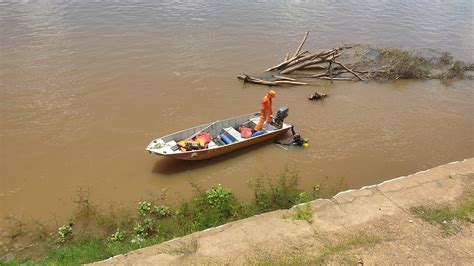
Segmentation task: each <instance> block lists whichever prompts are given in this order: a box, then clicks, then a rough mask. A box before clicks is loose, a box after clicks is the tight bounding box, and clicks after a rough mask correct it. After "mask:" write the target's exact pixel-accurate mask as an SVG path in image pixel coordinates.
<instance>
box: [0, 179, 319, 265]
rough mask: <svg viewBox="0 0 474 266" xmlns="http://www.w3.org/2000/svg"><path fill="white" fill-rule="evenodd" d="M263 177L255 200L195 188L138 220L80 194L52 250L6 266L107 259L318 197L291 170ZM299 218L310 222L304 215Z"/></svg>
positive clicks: (144, 207)
mask: <svg viewBox="0 0 474 266" xmlns="http://www.w3.org/2000/svg"><path fill="white" fill-rule="evenodd" d="M270 180H271V179H268V180H264V179H262V178H258V179H256V180H254V181H253V182H252V183H251V188H252V189H253V192H254V193H253V195H254V197H253V198H252V199H251V200H248V201H239V200H237V199H236V197H235V196H234V194H233V192H232V191H231V190H230V189H228V188H226V187H223V186H221V185H220V184H218V185H214V186H213V187H211V188H210V189H208V190H205V191H204V190H202V189H201V188H199V187H198V186H193V187H194V188H195V191H196V195H195V197H194V198H193V199H191V200H189V201H183V202H181V203H180V204H179V205H178V206H176V207H174V208H172V207H169V206H163V205H160V204H159V202H152V201H141V202H139V203H138V206H137V213H136V214H134V215H129V216H127V215H125V216H117V215H115V214H112V213H110V214H107V213H104V212H101V211H98V210H97V209H96V208H94V207H93V206H92V205H91V203H90V202H89V199H88V195H87V194H85V193H80V196H79V200H78V204H79V208H78V210H77V215H76V216H75V217H74V218H73V219H71V221H70V222H68V223H67V224H65V225H63V226H61V227H60V228H58V231H57V232H55V233H54V234H52V237H49V238H47V237H45V238H44V239H43V240H42V241H43V244H44V245H45V246H46V248H45V251H44V252H43V253H42V254H39V255H36V256H35V257H34V258H32V257H28V256H23V257H22V256H17V258H16V259H14V260H10V261H8V262H5V261H3V262H2V261H0V264H8V265H16V264H20V263H23V264H35V265H36V264H68V265H77V264H83V263H90V262H94V261H98V260H103V259H106V258H109V257H111V256H114V255H117V254H122V253H125V252H128V251H132V250H135V249H139V248H143V247H146V246H150V245H153V244H157V243H161V242H164V241H167V240H170V239H173V238H175V237H180V236H184V235H187V234H190V233H193V232H196V231H201V230H204V229H207V228H210V227H215V226H218V225H222V224H225V223H228V222H231V221H235V220H239V219H243V218H246V217H249V216H252V215H256V214H260V213H264V212H269V211H273V210H278V209H288V208H291V207H292V206H294V205H297V204H300V203H305V202H308V201H310V200H313V199H315V198H317V197H318V195H317V192H318V191H317V190H316V189H313V192H312V193H311V195H310V194H307V193H305V192H304V191H302V190H300V189H299V188H298V175H297V173H296V172H292V171H288V170H285V171H283V172H282V173H281V174H280V175H279V177H278V178H277V179H276V181H273V182H272V181H270ZM300 216H301V217H299V216H298V217H297V219H309V217H307V216H308V215H307V214H306V212H302V213H301V215H300Z"/></svg>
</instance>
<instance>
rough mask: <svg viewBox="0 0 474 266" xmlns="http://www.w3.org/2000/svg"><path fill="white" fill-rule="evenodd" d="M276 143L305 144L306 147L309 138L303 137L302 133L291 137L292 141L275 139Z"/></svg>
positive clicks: (288, 144) (299, 145) (287, 144)
mask: <svg viewBox="0 0 474 266" xmlns="http://www.w3.org/2000/svg"><path fill="white" fill-rule="evenodd" d="M275 143H276V144H280V145H286V146H297V147H301V146H304V147H307V145H308V140H307V139H303V138H301V136H300V134H295V135H294V136H293V139H291V140H290V141H279V140H277V141H275ZM305 144H306V145H305Z"/></svg>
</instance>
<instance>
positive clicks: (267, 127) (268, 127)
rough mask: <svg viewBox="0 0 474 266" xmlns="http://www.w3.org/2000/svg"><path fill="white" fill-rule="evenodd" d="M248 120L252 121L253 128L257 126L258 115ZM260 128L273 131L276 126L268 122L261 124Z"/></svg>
mask: <svg viewBox="0 0 474 266" xmlns="http://www.w3.org/2000/svg"><path fill="white" fill-rule="evenodd" d="M249 120H250V121H252V124H254V126H253V127H252V128H255V126H257V124H258V121H259V120H260V117H255V118H251V119H249ZM262 129H263V130H265V131H273V130H276V129H277V128H276V127H275V126H273V125H270V124H263V126H262Z"/></svg>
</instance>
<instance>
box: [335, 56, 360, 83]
mask: <svg viewBox="0 0 474 266" xmlns="http://www.w3.org/2000/svg"><path fill="white" fill-rule="evenodd" d="M334 64H338V65H340V66H341V67H342V68H344V69H345V70H347V71H349V72H350V73H352V74H353V75H354V76H356V77H357V78H358V79H359V80H364V79H363V78H361V77H360V76H359V75H358V74H357V73H355V72H354V71H352V70H351V69H349V68H348V67H346V66H345V65H343V64H342V63H341V62H338V61H334Z"/></svg>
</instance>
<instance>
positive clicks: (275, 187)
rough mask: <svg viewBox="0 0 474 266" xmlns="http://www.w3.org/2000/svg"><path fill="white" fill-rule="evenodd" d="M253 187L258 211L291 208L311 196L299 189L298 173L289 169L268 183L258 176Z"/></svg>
mask: <svg viewBox="0 0 474 266" xmlns="http://www.w3.org/2000/svg"><path fill="white" fill-rule="evenodd" d="M253 189H254V197H255V198H254V204H255V206H256V208H257V211H258V212H268V211H274V210H278V209H289V208H291V207H293V206H294V205H297V204H299V203H302V202H304V201H306V200H307V199H308V198H309V197H306V196H307V194H306V193H304V194H301V193H302V192H301V191H300V190H299V189H298V173H297V172H296V171H289V170H288V169H286V170H284V171H283V172H282V173H281V174H280V177H279V178H278V180H277V181H276V182H272V181H271V180H269V181H268V185H265V183H264V182H263V180H262V179H261V178H257V179H256V180H255V182H254V183H253ZM300 194H301V195H300ZM302 200H303V201H302Z"/></svg>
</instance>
